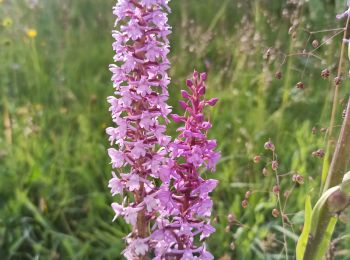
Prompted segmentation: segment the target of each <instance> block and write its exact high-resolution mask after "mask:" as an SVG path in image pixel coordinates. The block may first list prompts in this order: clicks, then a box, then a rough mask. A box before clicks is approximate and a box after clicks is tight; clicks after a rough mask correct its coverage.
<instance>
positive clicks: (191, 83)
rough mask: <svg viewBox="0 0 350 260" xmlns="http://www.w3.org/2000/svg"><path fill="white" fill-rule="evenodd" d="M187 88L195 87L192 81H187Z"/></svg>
mask: <svg viewBox="0 0 350 260" xmlns="http://www.w3.org/2000/svg"><path fill="white" fill-rule="evenodd" d="M186 86H187V87H189V88H190V87H192V86H193V82H192V80H190V79H188V80H186Z"/></svg>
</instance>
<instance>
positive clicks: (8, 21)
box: [0, 0, 13, 27]
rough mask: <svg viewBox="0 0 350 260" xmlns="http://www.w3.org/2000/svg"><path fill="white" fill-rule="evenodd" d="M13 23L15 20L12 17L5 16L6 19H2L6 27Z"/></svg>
mask: <svg viewBox="0 0 350 260" xmlns="http://www.w3.org/2000/svg"><path fill="white" fill-rule="evenodd" d="M0 1H1V0H0ZM12 24H13V21H12V19H11V18H10V17H5V19H4V20H2V25H3V26H4V27H10V26H11V25H12Z"/></svg>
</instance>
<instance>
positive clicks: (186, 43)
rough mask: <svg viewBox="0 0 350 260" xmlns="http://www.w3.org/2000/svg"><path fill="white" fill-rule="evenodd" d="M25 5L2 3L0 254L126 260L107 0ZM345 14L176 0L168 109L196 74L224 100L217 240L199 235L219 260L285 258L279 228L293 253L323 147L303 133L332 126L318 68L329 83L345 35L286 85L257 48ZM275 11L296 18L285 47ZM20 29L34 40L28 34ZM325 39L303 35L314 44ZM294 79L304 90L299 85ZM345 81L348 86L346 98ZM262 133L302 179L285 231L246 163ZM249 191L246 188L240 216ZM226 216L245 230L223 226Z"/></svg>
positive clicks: (299, 62) (320, 139) (293, 66)
mask: <svg viewBox="0 0 350 260" xmlns="http://www.w3.org/2000/svg"><path fill="white" fill-rule="evenodd" d="M30 2H33V3H35V1H24V0H13V1H12V0H11V1H10V0H2V1H0V22H1V24H2V26H0V60H1V64H0V111H1V113H0V114H1V123H0V166H1V167H0V258H1V259H121V257H120V252H121V251H122V250H123V247H124V242H123V240H122V237H123V236H124V235H125V234H126V233H127V232H128V228H129V227H127V226H126V225H125V224H124V222H123V221H122V220H120V221H116V222H115V223H112V222H111V220H112V218H113V212H112V210H111V209H110V206H109V205H110V203H111V202H112V198H111V196H110V194H109V190H108V189H107V182H108V179H109V177H110V171H111V168H110V166H109V162H108V156H107V154H106V148H107V147H108V143H107V137H106V135H105V133H104V129H105V127H106V126H108V125H110V124H111V119H110V115H109V113H108V106H107V103H106V101H105V99H106V97H107V96H109V95H111V94H112V91H113V90H112V86H111V83H110V73H109V71H108V64H109V63H111V62H112V56H113V53H112V49H111V43H112V38H111V36H110V32H111V30H112V26H113V23H114V21H113V16H112V14H111V7H112V6H113V4H114V2H115V1H112V0H107V1H102V0H85V1H73V0H62V1H54V0H48V1H39V2H38V3H39V4H38V5H37V6H35V7H34V8H30V7H29V6H28V3H30ZM343 7H344V3H342V1H336V5H334V4H332V3H330V2H329V3H328V2H327V1H324V3H319V2H318V1H316V0H312V1H311V0H310V1H309V2H308V3H305V4H304V5H302V7H301V8H299V9H297V8H296V7H295V6H293V5H291V4H289V5H287V4H286V3H285V1H268V0H263V1H243V0H241V1H240V0H237V1H228V0H221V1H217V0H216V1H215V0H207V1H205V2H204V1H198V0H178V1H172V8H173V12H172V14H171V15H170V23H171V25H172V26H173V34H172V36H171V43H172V48H171V57H170V60H171V62H172V69H171V71H170V74H171V77H172V78H173V80H172V83H171V86H170V92H171V100H170V103H171V105H173V106H174V109H175V111H176V110H177V103H176V100H177V98H178V97H179V92H180V89H181V87H182V86H183V85H184V81H185V79H186V77H187V76H188V75H189V74H190V73H191V71H193V69H194V68H196V69H198V70H205V71H208V74H209V78H208V96H210V97H214V96H215V97H219V99H220V102H219V103H218V105H217V107H216V108H215V109H213V110H212V111H211V112H210V117H211V119H212V121H213V126H214V127H213V130H212V131H211V133H210V135H211V136H212V137H214V138H216V139H218V144H219V146H220V148H219V149H220V150H221V151H222V154H223V158H222V160H221V162H220V164H219V165H218V169H217V173H216V174H215V178H218V179H219V180H220V185H219V187H218V189H217V190H216V191H215V192H214V194H213V196H214V203H215V210H214V214H213V215H214V216H213V217H214V220H213V222H214V223H215V227H216V229H217V232H216V233H215V234H214V235H213V236H212V238H211V239H210V240H209V241H208V245H209V247H210V249H211V251H212V252H213V254H214V255H215V259H219V258H222V259H283V258H284V254H283V253H281V249H282V247H283V244H281V242H280V241H282V240H283V233H285V234H286V236H287V239H288V248H289V252H288V253H289V255H290V256H292V255H294V251H293V250H294V248H295V243H296V238H297V237H298V236H299V234H300V232H301V226H302V224H303V213H302V210H303V209H304V201H305V195H306V194H311V195H312V196H313V199H314V200H315V199H316V197H317V195H318V192H319V188H320V187H319V183H320V178H321V171H322V160H321V159H319V158H313V157H312V156H311V153H312V151H314V150H316V149H318V148H325V140H324V135H323V134H321V133H319V132H318V133H317V134H316V135H313V134H312V133H311V129H312V127H313V126H316V127H317V128H318V129H320V128H321V127H327V125H328V121H329V116H330V104H331V103H330V102H331V95H330V93H331V92H330V91H331V89H330V85H331V84H330V81H332V77H330V79H329V80H323V79H321V78H320V76H319V73H320V71H321V69H323V68H324V67H326V66H327V67H329V68H331V72H332V73H333V75H334V71H335V70H334V68H333V67H332V66H333V63H335V62H336V59H334V57H337V55H338V54H337V53H338V50H339V45H340V43H341V38H340V37H339V36H338V37H336V38H334V39H333V41H332V43H330V44H329V45H325V46H323V47H322V48H320V49H319V50H318V51H317V52H316V54H317V55H320V56H321V57H322V60H323V61H322V62H321V61H319V60H317V59H310V60H309V61H308V62H307V59H306V58H305V57H300V56H296V57H291V58H290V59H288V60H287V63H286V64H285V65H284V66H283V67H282V69H281V71H282V74H283V77H282V79H281V80H277V79H275V78H274V76H273V75H274V73H275V71H277V70H278V69H279V63H280V61H281V58H280V55H279V54H278V52H276V51H273V52H272V55H271V58H270V61H266V59H264V54H265V53H266V50H267V49H268V48H269V47H274V48H273V50H280V51H283V52H288V50H290V51H291V52H295V51H298V50H300V49H302V48H304V45H305V43H306V40H307V38H308V36H309V35H308V34H307V33H304V32H303V30H302V28H309V30H320V29H324V28H337V27H340V26H341V25H339V24H338V23H337V22H336V21H335V18H334V16H335V13H336V10H342V8H343ZM283 10H287V11H288V13H289V14H290V15H292V16H293V15H295V16H296V17H297V19H298V21H299V24H300V25H299V27H298V28H299V29H298V30H297V34H296V36H295V38H294V39H292V37H291V35H289V34H288V30H289V27H290V19H289V18H285V17H284V16H283V15H282V13H283ZM324 14H325V15H324ZM5 19H7V20H6V21H5ZM8 21H11V22H8ZM28 29H35V30H36V31H37V32H38V35H37V37H35V38H29V37H28V35H27V30H28ZM329 35H330V34H327V33H326V34H315V35H312V38H313V37H315V38H316V39H318V40H319V41H320V42H322V39H323V37H326V36H329ZM306 48H307V49H308V50H310V49H311V48H312V47H311V45H310V43H309V44H308V45H307V47H306ZM345 67H346V69H348V68H349V66H348V64H346V65H345ZM332 68H333V69H332ZM303 70H305V72H304V73H303ZM303 74H304V76H303ZM300 80H302V81H304V82H305V85H306V89H305V90H304V91H299V90H297V89H296V88H295V87H294V85H295V84H296V82H298V81H300ZM347 85H348V79H345V78H344V83H343V86H344V87H342V88H341V90H340V91H341V93H340V94H341V96H342V97H343V96H345V95H346V94H348V92H349V91H348V90H347ZM339 107H340V106H339ZM340 110H341V109H339V111H340ZM340 120H341V117H340V116H338V118H337V122H336V125H339V122H340ZM338 130H339V129H338V128H336V129H335V131H338ZM171 131H173V129H171V130H170V132H171ZM268 138H272V140H273V141H274V143H275V144H276V147H277V154H278V158H279V160H280V172H282V173H283V172H286V173H287V172H290V171H297V172H299V173H301V174H302V175H303V176H304V177H305V184H304V185H302V186H298V187H296V188H295V189H294V191H293V193H292V195H291V197H290V198H289V202H288V206H287V213H288V214H290V215H288V217H289V219H290V220H291V222H293V227H294V228H293V230H292V229H291V228H290V227H288V230H285V229H282V228H281V222H280V220H279V219H275V218H273V217H272V215H271V210H272V209H273V208H274V207H275V205H276V200H275V198H274V196H273V195H272V194H270V193H271V192H270V191H271V189H270V187H272V186H273V184H274V182H273V175H272V172H270V175H269V176H268V177H263V176H262V174H261V170H262V168H263V167H264V165H263V164H262V163H260V164H254V163H253V162H252V158H253V156H254V155H255V154H262V155H264V156H268V154H267V153H266V152H264V151H263V144H264V142H265V141H266V140H268ZM292 185H293V184H292V182H291V178H285V179H284V180H283V181H282V187H283V190H287V189H290V188H291V187H292ZM248 189H250V190H253V191H254V192H253V195H252V197H251V198H250V199H249V205H248V208H246V209H242V207H241V201H242V200H243V199H244V194H245V191H246V190H248ZM229 213H233V214H235V216H236V218H237V220H239V222H240V223H241V224H239V225H232V226H231V227H227V226H228V221H227V215H228V214H229ZM349 231H350V230H349V227H346V226H345V225H344V224H339V225H338V226H337V232H336V237H337V238H344V239H340V240H339V241H338V240H337V247H336V249H337V250H336V254H338V258H337V259H350V257H349V255H350V252H349V248H347V246H346V245H347V243H348V241H347V239H348V238H347V237H346V235H345V234H346V233H347V232H349ZM232 243H234V245H235V248H234V250H233V244H232Z"/></svg>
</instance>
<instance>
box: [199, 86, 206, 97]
mask: <svg viewBox="0 0 350 260" xmlns="http://www.w3.org/2000/svg"><path fill="white" fill-rule="evenodd" d="M198 94H199V95H201V96H203V95H204V94H205V87H201V88H200V89H199V90H198Z"/></svg>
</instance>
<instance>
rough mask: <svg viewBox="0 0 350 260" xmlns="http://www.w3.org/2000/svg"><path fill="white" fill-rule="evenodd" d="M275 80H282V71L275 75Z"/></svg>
mask: <svg viewBox="0 0 350 260" xmlns="http://www.w3.org/2000/svg"><path fill="white" fill-rule="evenodd" d="M275 78H276V79H281V78H282V72H281V71H277V72H276V73H275Z"/></svg>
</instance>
